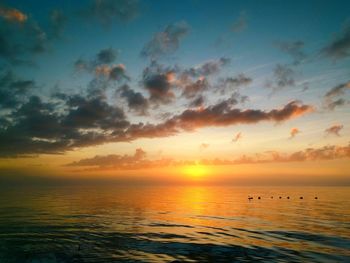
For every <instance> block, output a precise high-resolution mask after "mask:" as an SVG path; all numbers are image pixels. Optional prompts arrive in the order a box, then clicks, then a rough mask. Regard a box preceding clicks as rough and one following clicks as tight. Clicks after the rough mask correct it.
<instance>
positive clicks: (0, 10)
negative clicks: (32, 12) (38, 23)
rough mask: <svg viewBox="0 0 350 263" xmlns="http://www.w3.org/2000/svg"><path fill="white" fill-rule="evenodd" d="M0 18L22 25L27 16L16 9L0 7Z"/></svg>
mask: <svg viewBox="0 0 350 263" xmlns="http://www.w3.org/2000/svg"><path fill="white" fill-rule="evenodd" d="M0 17H2V18H3V19H5V20H8V21H10V22H16V23H24V22H26V21H27V18H28V16H27V15H26V14H25V13H23V12H21V11H20V10H18V9H15V8H10V7H5V6H0Z"/></svg>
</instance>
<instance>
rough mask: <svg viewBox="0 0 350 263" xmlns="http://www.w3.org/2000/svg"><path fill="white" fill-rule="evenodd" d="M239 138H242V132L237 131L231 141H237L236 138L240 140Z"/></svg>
mask: <svg viewBox="0 0 350 263" xmlns="http://www.w3.org/2000/svg"><path fill="white" fill-rule="evenodd" d="M240 139H242V133H241V132H239V133H237V134H236V135H235V136H234V137H233V139H232V142H238V140H240Z"/></svg>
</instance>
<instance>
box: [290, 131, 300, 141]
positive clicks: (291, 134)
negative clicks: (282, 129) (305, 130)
mask: <svg viewBox="0 0 350 263" xmlns="http://www.w3.org/2000/svg"><path fill="white" fill-rule="evenodd" d="M298 133H300V130H299V129H298V128H292V129H291V130H290V137H289V138H291V139H293V138H294V137H295V136H296V135H297V134H298Z"/></svg>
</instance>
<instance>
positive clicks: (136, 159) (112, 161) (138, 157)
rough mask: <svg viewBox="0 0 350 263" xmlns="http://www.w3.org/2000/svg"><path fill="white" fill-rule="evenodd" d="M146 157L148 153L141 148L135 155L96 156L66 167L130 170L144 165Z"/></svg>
mask: <svg viewBox="0 0 350 263" xmlns="http://www.w3.org/2000/svg"><path fill="white" fill-rule="evenodd" d="M145 157H146V152H145V151H144V150H142V149H141V148H138V149H136V150H135V153H134V155H131V156H130V155H117V154H110V155H106V156H99V155H96V156H95V157H93V158H87V159H82V160H80V161H77V162H73V163H69V164H67V165H66V166H98V167H101V168H102V167H114V168H119V169H128V168H129V169H130V168H133V167H135V166H138V165H139V164H140V163H142V160H144V158H145Z"/></svg>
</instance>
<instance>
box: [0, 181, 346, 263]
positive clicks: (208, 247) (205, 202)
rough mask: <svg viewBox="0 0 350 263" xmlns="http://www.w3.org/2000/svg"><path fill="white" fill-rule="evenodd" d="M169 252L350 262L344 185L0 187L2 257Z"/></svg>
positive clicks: (120, 258)
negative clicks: (286, 186) (29, 188)
mask: <svg viewBox="0 0 350 263" xmlns="http://www.w3.org/2000/svg"><path fill="white" fill-rule="evenodd" d="M248 195H252V196H254V199H253V200H251V201H248V199H247V197H248ZM258 196H260V197H261V199H260V200H259V199H258V198H257V197H258ZM271 196H273V197H274V198H273V199H271ZM279 196H281V197H282V199H279ZM287 196H290V199H287ZM300 196H303V197H304V199H302V200H301V199H299V197H300ZM315 196H317V197H318V199H317V200H316V199H315ZM175 260H178V261H179V262H241V261H242V262H248V261H250V262H257V261H258V260H263V261H269V262H300V261H303V262H350V188H336V187H330V188H325V187H323V188H322V187H321V188H306V187H299V188H268V187H264V188H249V187H121V186H113V187H112V186H109V187H105V186H98V187H59V188H52V187H46V188H40V189H31V190H28V189H8V190H1V194H0V262H1V263H7V262H20V263H26V262H31V263H34V262H35V263H39V262H41V263H44V262H45V263H53V262H172V261H175Z"/></svg>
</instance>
